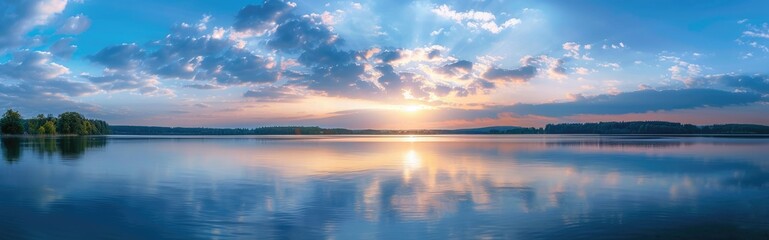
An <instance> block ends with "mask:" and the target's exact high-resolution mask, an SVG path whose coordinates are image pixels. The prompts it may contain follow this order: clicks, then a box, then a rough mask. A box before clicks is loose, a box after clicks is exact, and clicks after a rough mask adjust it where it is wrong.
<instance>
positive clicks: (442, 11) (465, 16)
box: [431, 4, 521, 34]
mask: <svg viewBox="0 0 769 240" xmlns="http://www.w3.org/2000/svg"><path fill="white" fill-rule="evenodd" d="M431 11H432V12H433V13H435V14H436V15H438V16H440V17H443V18H448V19H451V20H453V21H455V22H456V23H457V24H460V25H463V26H465V27H467V28H469V29H471V30H476V29H482V30H486V31H488V32H490V33H494V34H497V33H500V32H502V30H505V29H507V28H511V27H513V26H516V25H518V24H520V23H521V20H520V19H517V18H510V19H508V20H506V21H504V22H503V23H502V24H497V22H496V19H497V17H496V16H495V15H494V14H493V13H491V12H482V11H475V10H470V11H467V12H457V11H455V10H453V9H451V7H449V6H448V5H445V4H444V5H441V6H438V7H437V8H433V9H432V10H431Z"/></svg>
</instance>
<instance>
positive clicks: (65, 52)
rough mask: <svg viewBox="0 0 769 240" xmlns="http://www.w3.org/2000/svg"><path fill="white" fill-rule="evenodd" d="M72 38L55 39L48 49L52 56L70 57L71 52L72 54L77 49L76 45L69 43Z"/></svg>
mask: <svg viewBox="0 0 769 240" xmlns="http://www.w3.org/2000/svg"><path fill="white" fill-rule="evenodd" d="M73 40H74V39H73V38H62V39H59V41H56V42H55V43H54V44H53V45H51V47H50V48H49V49H48V50H49V51H51V53H52V54H53V55H54V56H57V57H62V58H70V57H72V54H74V53H75V51H76V50H77V45H74V44H71V43H72V41H73Z"/></svg>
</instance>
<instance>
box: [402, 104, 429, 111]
mask: <svg viewBox="0 0 769 240" xmlns="http://www.w3.org/2000/svg"><path fill="white" fill-rule="evenodd" d="M401 109H402V110H403V111H405V112H410V113H413V112H419V111H421V110H425V109H429V107H428V106H424V105H406V106H403V107H402V108H401Z"/></svg>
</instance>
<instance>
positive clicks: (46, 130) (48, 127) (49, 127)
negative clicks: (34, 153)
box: [40, 121, 56, 135]
mask: <svg viewBox="0 0 769 240" xmlns="http://www.w3.org/2000/svg"><path fill="white" fill-rule="evenodd" d="M41 128H43V131H42V132H41V133H40V134H50V135H54V134H56V124H55V123H53V121H47V122H45V124H43V126H41Z"/></svg>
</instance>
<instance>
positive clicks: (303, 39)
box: [267, 16, 344, 52]
mask: <svg viewBox="0 0 769 240" xmlns="http://www.w3.org/2000/svg"><path fill="white" fill-rule="evenodd" d="M343 42H344V41H343V40H342V39H341V38H340V37H338V36H337V35H336V34H334V33H333V32H331V30H330V29H329V28H328V26H325V25H323V24H322V23H321V22H320V21H314V20H313V19H312V18H311V17H309V16H308V17H299V18H294V19H290V20H288V21H286V22H285V23H283V24H280V25H279V26H278V28H277V29H276V30H275V32H274V33H273V34H272V35H271V38H270V40H268V41H267V46H269V47H271V48H272V49H276V50H280V51H285V52H299V51H301V50H310V49H316V48H319V47H324V46H335V45H339V44H342V43H343Z"/></svg>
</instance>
